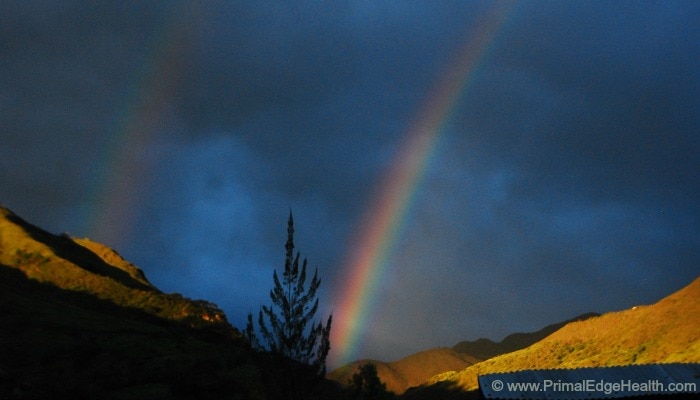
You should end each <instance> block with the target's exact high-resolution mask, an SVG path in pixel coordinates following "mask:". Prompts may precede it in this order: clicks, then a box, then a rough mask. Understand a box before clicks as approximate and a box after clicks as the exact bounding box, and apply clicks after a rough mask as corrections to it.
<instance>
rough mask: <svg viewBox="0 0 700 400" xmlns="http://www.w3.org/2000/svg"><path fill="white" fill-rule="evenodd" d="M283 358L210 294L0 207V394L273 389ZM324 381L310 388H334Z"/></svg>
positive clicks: (226, 393) (153, 395) (188, 394)
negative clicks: (189, 294) (186, 292)
mask: <svg viewBox="0 0 700 400" xmlns="http://www.w3.org/2000/svg"><path fill="white" fill-rule="evenodd" d="M287 366H288V363H287V364H285V363H280V362H279V360H274V359H272V358H271V357H269V356H265V355H261V354H258V353H255V352H253V351H252V350H251V349H250V347H249V346H248V344H247V343H246V342H245V340H244V339H243V338H242V337H241V335H240V333H239V332H238V330H237V329H235V328H234V327H232V326H231V325H230V324H229V323H228V322H227V320H226V316H225V315H224V313H223V312H222V311H221V310H220V309H219V308H218V307H217V306H216V305H214V304H212V303H209V302H206V301H202V300H190V299H187V298H185V297H183V296H181V295H178V294H166V293H163V292H161V291H160V290H158V289H157V288H156V287H154V286H153V285H152V284H151V283H150V282H149V281H148V280H147V279H146V277H145V275H144V273H143V272H142V271H141V270H140V269H138V268H137V267H136V266H134V265H133V264H131V263H129V262H127V261H126V260H124V259H123V258H121V257H120V256H119V255H118V254H117V253H116V252H115V251H114V250H112V249H110V248H108V247H106V246H104V245H101V244H99V243H95V242H92V241H90V240H87V239H74V238H71V237H69V236H67V235H53V234H51V233H49V232H46V231H44V230H42V229H40V228H38V227H36V226H34V225H32V224H30V223H28V222H26V221H24V220H23V219H21V218H20V217H19V216H17V215H16V214H14V213H12V212H11V211H9V210H7V209H6V208H3V207H0V399H2V400H5V399H113V400H118V399H149V400H157V399H195V398H196V399H270V400H272V399H281V398H287V396H286V393H284V392H283V391H282V390H281V389H280V388H281V387H283V385H281V384H280V383H281V382H282V380H283V379H284V378H283V377H282V376H281V375H282V372H284V371H285V368H287ZM296 370H300V369H299V368H296ZM297 376H298V377H301V379H307V378H308V377H307V376H306V375H304V373H303V372H299V373H297ZM309 379H311V378H309ZM314 382H316V381H314ZM323 382H324V381H319V382H316V383H315V386H314V388H315V389H314V390H316V392H315V393H314V394H315V396H314V397H315V398H321V397H322V396H320V392H319V390H320V389H317V388H319V387H323V388H326V389H325V390H327V391H330V393H331V395H329V394H328V393H325V397H326V398H332V397H331V396H332V393H334V392H333V391H334V390H335V389H334V388H335V386H333V385H323ZM305 398H310V396H306V397H305Z"/></svg>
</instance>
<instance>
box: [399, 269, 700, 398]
mask: <svg viewBox="0 0 700 400" xmlns="http://www.w3.org/2000/svg"><path fill="white" fill-rule="evenodd" d="M698 326H700V278H697V279H695V281H693V282H692V283H691V284H690V285H688V286H686V287H685V288H683V289H681V290H679V291H677V292H676V293H673V294H671V295H670V296H668V297H666V298H664V299H662V300H660V301H658V302H657V303H656V304H653V305H647V306H638V307H633V308H632V309H629V310H624V311H618V312H610V313H607V314H603V315H601V316H598V317H593V318H589V319H586V320H583V321H577V322H572V323H570V324H567V325H565V326H564V327H563V328H561V329H559V330H558V331H556V332H554V333H552V334H551V335H550V336H548V337H546V338H545V339H543V340H541V341H539V342H537V343H535V344H533V345H532V346H529V347H527V348H525V349H522V350H518V351H515V352H512V353H508V354H503V355H500V356H497V357H494V358H492V359H489V360H486V361H484V362H481V363H478V364H475V365H472V366H469V367H467V368H466V369H464V370H462V371H459V372H448V373H445V374H441V375H438V376H435V377H433V378H431V379H430V380H429V381H428V382H427V384H428V385H435V386H439V387H450V388H458V389H460V390H462V391H470V390H474V389H476V388H477V382H476V377H477V375H480V374H487V373H495V372H511V371H518V370H524V369H551V368H579V367H598V366H619V365H629V364H653V363H672V362H700V330H698ZM412 398H420V397H416V396H413V397H412Z"/></svg>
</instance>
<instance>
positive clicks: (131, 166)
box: [86, 6, 191, 248]
mask: <svg viewBox="0 0 700 400" xmlns="http://www.w3.org/2000/svg"><path fill="white" fill-rule="evenodd" d="M182 8H183V7H176V6H173V8H172V9H171V10H169V13H168V14H167V15H166V16H165V17H164V19H165V20H164V21H163V23H162V24H161V25H160V26H158V27H156V29H155V30H154V32H153V36H152V39H151V41H150V43H149V47H150V51H149V52H148V54H147V55H146V57H145V58H144V61H143V63H142V65H141V66H140V68H139V70H138V74H137V76H136V77H135V78H134V79H133V81H132V85H131V87H129V90H128V91H127V92H126V93H125V96H124V98H123V99H122V100H121V105H120V107H119V109H118V114H117V117H116V121H115V127H114V130H113V131H112V132H111V133H110V134H109V138H108V139H109V141H108V143H105V145H104V146H105V147H104V148H105V154H104V156H103V157H102V158H101V163H100V165H99V167H98V169H97V170H96V171H95V173H96V178H95V181H96V184H97V187H96V188H95V189H94V190H93V195H94V196H95V197H94V199H93V202H94V204H93V206H92V210H91V212H90V215H89V216H87V221H86V224H87V227H86V228H87V231H88V232H89V235H90V236H93V237H94V238H95V239H97V240H99V241H101V242H103V243H105V244H107V245H109V246H112V247H115V248H119V247H120V245H122V244H123V241H124V240H125V239H126V238H127V237H128V236H129V234H130V232H131V229H132V226H133V224H134V223H135V220H136V219H137V218H138V209H139V207H138V206H139V205H140V203H141V202H142V201H143V199H144V197H146V194H147V188H148V180H149V177H150V170H151V168H152V167H153V163H154V161H155V160H154V154H153V151H152V148H151V145H152V144H153V142H154V141H155V140H156V139H157V137H158V136H159V135H161V134H163V133H164V130H165V129H167V128H168V127H169V126H170V125H171V121H170V120H169V115H170V112H171V111H172V110H171V107H172V99H173V98H174V97H176V94H177V91H178V89H179V87H180V81H181V78H182V75H183V68H184V61H185V58H186V56H187V54H188V50H189V48H188V43H190V40H189V38H188V37H187V35H188V34H190V32H189V31H188V30H187V29H186V28H183V27H187V26H188V25H187V24H185V23H183V22H184V21H183V20H182V19H183V18H184V17H185V16H187V17H191V14H187V13H186V12H185V11H186V10H183V9H182Z"/></svg>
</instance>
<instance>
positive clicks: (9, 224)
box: [0, 207, 237, 335]
mask: <svg viewBox="0 0 700 400" xmlns="http://www.w3.org/2000/svg"><path fill="white" fill-rule="evenodd" d="M0 263H1V264H3V265H5V266H7V267H11V268H14V269H17V270H19V271H21V272H22V273H23V274H24V275H25V276H26V277H28V278H30V279H33V280H36V281H38V282H43V283H49V284H52V285H55V286H57V287H59V288H62V289H69V290H73V291H79V292H84V293H90V294H92V295H95V296H97V297H98V298H100V299H104V300H108V301H110V302H113V303H114V304H116V305H120V306H125V307H133V308H136V309H139V310H141V311H144V312H147V313H150V314H153V315H156V316H158V317H161V318H166V319H170V320H176V321H183V322H186V323H187V324H189V325H191V326H197V327H208V328H212V329H218V330H223V331H229V333H230V334H232V335H235V334H237V333H236V332H235V330H234V329H233V328H232V327H231V326H230V325H229V324H228V322H227V321H226V316H225V315H224V313H223V312H222V311H221V310H220V309H219V308H218V307H217V306H216V305H214V304H212V303H209V302H206V301H201V300H199V301H193V300H189V299H186V298H184V297H182V296H180V295H179V294H165V293H162V292H161V291H159V290H158V289H157V288H155V287H154V286H153V285H152V284H151V283H150V282H148V280H147V279H146V277H145V275H144V273H143V272H142V271H141V270H140V269H139V268H137V267H136V266H134V265H133V264H131V263H129V262H127V261H126V260H124V259H123V258H122V257H121V256H119V254H117V253H116V252H115V251H114V250H112V249H110V248H108V247H107V246H104V245H102V244H99V243H95V242H92V241H90V240H89V239H74V238H71V237H69V236H67V235H53V234H51V233H49V232H46V231H44V230H42V229H40V228H38V227H36V226H34V225H32V224H30V223H28V222H26V221H25V220H23V219H22V218H20V217H19V216H17V215H16V214H14V213H13V212H11V211H10V210H8V209H6V208H4V207H0Z"/></svg>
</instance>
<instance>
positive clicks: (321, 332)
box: [245, 211, 333, 376]
mask: <svg viewBox="0 0 700 400" xmlns="http://www.w3.org/2000/svg"><path fill="white" fill-rule="evenodd" d="M285 249H286V259H285V263H284V273H283V274H282V280H281V281H280V279H279V276H278V275H277V270H275V271H274V273H273V275H272V278H273V281H274V288H273V289H272V290H271V291H270V299H271V300H272V305H271V306H270V307H267V306H262V309H261V310H260V313H259V314H258V325H259V326H260V333H261V335H262V339H263V341H264V342H265V344H264V345H263V344H261V343H260V340H258V338H257V335H256V334H255V327H254V324H253V314H252V313H249V314H248V324H247V326H246V331H245V335H246V337H247V338H248V340H249V341H250V344H251V346H252V347H253V348H255V349H256V350H259V351H269V352H271V353H273V354H276V355H280V356H282V357H284V358H286V359H288V360H292V361H295V362H299V363H302V364H306V365H310V366H312V367H313V368H314V370H315V371H316V373H317V374H318V375H320V376H324V375H325V373H326V357H327V355H328V352H329V350H330V331H331V322H332V318H333V315H330V316H329V317H328V321H327V322H326V325H325V326H323V324H322V323H321V322H318V323H314V322H313V321H312V320H313V318H314V315H315V314H316V311H317V310H318V298H316V290H317V289H318V287H319V286H320V285H321V280H320V279H319V278H318V269H317V270H315V271H314V276H313V278H311V282H310V283H309V286H308V288H306V287H305V283H306V264H307V261H306V259H304V261H303V263H302V265H301V268H300V267H299V257H300V254H299V252H297V254H296V256H295V255H294V219H293V217H292V213H291V211H290V212H289V222H288V223H287V243H286V244H285ZM266 319H267V321H268V322H269V327H268V324H267V323H266V322H265V320H266ZM307 327H308V329H307ZM307 331H308V333H307Z"/></svg>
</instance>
